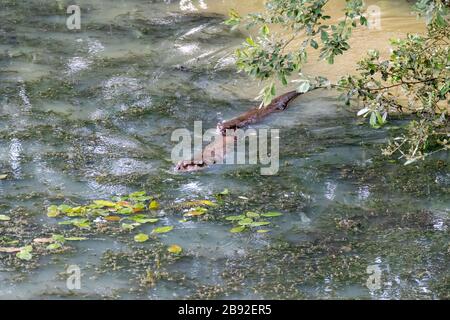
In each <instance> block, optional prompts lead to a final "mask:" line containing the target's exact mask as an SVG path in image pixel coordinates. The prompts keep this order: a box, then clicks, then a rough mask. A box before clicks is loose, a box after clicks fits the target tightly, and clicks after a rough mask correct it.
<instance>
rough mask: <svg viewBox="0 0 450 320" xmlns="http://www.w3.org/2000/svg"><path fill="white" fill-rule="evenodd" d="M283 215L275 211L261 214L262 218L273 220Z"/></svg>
mask: <svg viewBox="0 0 450 320" xmlns="http://www.w3.org/2000/svg"><path fill="white" fill-rule="evenodd" d="M282 215H283V214H282V213H281V212H275V211H271V212H266V213H263V214H261V216H262V217H266V218H273V217H280V216H282Z"/></svg>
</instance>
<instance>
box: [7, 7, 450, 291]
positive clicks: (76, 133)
mask: <svg viewBox="0 0 450 320" xmlns="http://www.w3.org/2000/svg"><path fill="white" fill-rule="evenodd" d="M49 3H50V2H49ZM52 3H53V4H48V7H46V6H45V5H43V4H42V1H37V0H26V1H20V2H18V1H7V2H6V4H3V3H2V5H4V8H2V10H1V11H0V20H1V21H2V24H1V25H0V176H1V177H2V179H0V207H1V208H2V210H3V211H5V213H6V214H8V215H11V216H12V217H13V221H16V220H17V221H18V222H17V225H14V227H13V228H9V227H8V228H7V227H4V226H5V224H0V232H2V233H1V234H0V247H1V246H4V245H6V244H5V243H4V242H2V241H5V240H4V238H3V237H4V236H7V237H12V238H18V239H20V241H31V240H32V238H33V237H35V236H39V237H44V236H45V237H48V236H50V235H51V234H52V233H60V232H63V231H64V230H67V229H61V228H62V227H61V226H57V225H55V224H54V221H52V220H51V219H47V218H46V217H45V215H44V214H43V212H45V208H46V207H47V206H48V205H49V204H50V203H55V202H56V203H61V202H62V201H66V202H68V203H80V204H84V203H86V202H87V201H88V200H93V199H109V198H110V197H111V196H113V195H118V194H119V195H123V194H127V193H129V192H132V191H136V190H142V189H144V190H146V191H147V192H148V193H150V194H152V195H155V196H157V197H158V199H159V200H160V202H161V206H162V208H163V210H162V211H160V212H158V215H159V217H160V218H161V220H162V221H163V222H164V223H165V224H170V225H173V226H174V227H175V230H174V232H171V233H168V234H167V235H164V236H161V237H160V238H158V239H159V240H155V241H149V242H148V243H146V244H144V245H142V246H137V245H136V244H135V243H133V241H132V238H133V237H132V234H119V235H114V236H113V235H110V234H108V235H104V234H99V235H97V234H91V233H89V232H88V237H89V241H86V242H80V243H75V244H73V247H74V250H73V251H72V252H69V253H63V254H60V255H50V256H44V257H42V258H41V259H40V260H39V261H38V262H39V265H38V266H34V267H35V269H33V270H34V271H33V272H34V273H33V277H31V276H29V274H28V271H26V270H27V269H26V268H24V267H23V266H20V267H19V268H15V267H14V266H12V265H11V264H10V258H8V257H9V256H7V255H5V254H3V253H0V298H11V297H19V298H39V297H44V298H49V297H50V298H55V297H65V296H66V295H69V294H70V293H69V292H68V291H67V290H66V288H65V284H64V280H63V279H61V278H60V277H59V276H58V275H59V274H60V273H61V272H63V270H64V268H65V266H66V265H68V264H79V265H80V267H81V268H82V270H83V274H84V275H85V276H86V279H85V280H83V282H82V283H83V287H82V292H80V293H75V294H79V296H80V297H87V298H92V297H102V298H154V299H161V298H168V299H172V298H174V297H178V298H203V299H207V298H224V297H231V298H264V297H267V298H330V297H338V298H418V297H420V298H441V297H448V289H445V285H446V283H448V281H449V280H448V268H449V265H450V264H449V257H448V251H446V250H447V247H446V246H448V239H449V238H448V224H449V209H448V208H449V207H450V199H449V198H448V186H449V182H450V172H449V169H448V166H445V164H446V163H448V157H447V158H445V155H444V156H443V157H444V158H442V159H440V160H441V162H442V163H444V165H442V164H439V163H441V162H438V163H437V162H436V161H435V160H436V159H430V160H429V162H427V163H426V165H424V166H423V167H419V166H418V167H417V168H415V169H411V170H417V171H414V172H413V174H411V173H410V171H407V170H405V169H403V168H402V167H401V166H398V165H397V164H386V163H385V162H380V161H379V159H378V158H377V156H376V155H377V154H379V144H380V143H381V142H383V141H384V140H385V139H386V136H387V135H388V134H389V132H388V129H386V130H378V131H376V130H369V129H368V128H367V127H365V126H357V125H356V123H355V119H354V113H353V112H349V111H348V110H346V109H345V108H343V107H342V105H341V104H340V103H339V102H338V101H337V100H336V93H334V92H315V93H312V94H310V95H307V96H304V97H301V98H300V99H298V100H297V101H296V102H294V103H293V104H292V105H291V106H290V108H289V109H288V110H286V111H285V112H283V113H279V114H278V115H277V116H276V117H272V118H270V119H267V121H265V122H263V123H261V124H258V125H255V126H254V127H255V128H256V129H258V128H259V127H274V128H280V130H281V136H280V153H281V163H280V174H279V175H278V176H274V177H262V176H260V175H258V174H255V173H257V172H259V168H256V167H254V166H239V167H234V166H222V167H221V166H217V167H214V168H211V169H210V170H206V171H205V172H201V173H198V174H197V173H196V174H187V175H176V174H174V173H173V171H172V166H173V165H172V163H171V162H170V161H169V158H170V152H171V150H172V147H173V143H172V142H171V141H170V137H171V133H172V132H173V130H175V129H178V128H192V126H193V122H194V121H196V120H203V121H204V127H205V128H210V127H214V126H215V125H216V123H217V122H218V121H221V120H223V119H226V118H230V117H234V116H236V115H237V114H239V113H241V112H242V111H243V110H245V109H247V108H249V107H251V106H252V105H254V101H252V99H253V97H254V96H255V95H256V94H257V92H259V90H260V88H259V86H258V83H254V82H253V81H251V80H250V79H248V78H247V77H245V75H242V74H236V72H235V70H234V68H233V64H234V59H233V56H232V53H233V51H234V50H235V49H236V48H237V47H238V46H239V44H240V43H241V42H242V41H243V39H244V38H245V33H247V32H250V33H252V32H254V30H250V31H247V30H241V31H240V32H237V31H236V32H230V31H229V30H228V28H227V27H226V26H224V25H223V24H222V22H223V20H224V18H225V17H224V16H223V15H224V14H226V13H227V12H228V11H229V10H230V9H231V8H235V9H237V10H238V11H240V12H242V13H248V12H255V11H260V10H261V8H262V3H263V1H258V0H252V1H237V0H230V1H226V0H215V1H213V0H203V1H202V0H192V1H184V0H182V1H169V0H167V1H162V0H161V1H151V2H149V1H140V0H132V1H121V0H115V1H104V0H101V1H95V2H93V1H88V0H80V1H77V3H78V4H79V5H80V7H81V8H82V21H81V26H82V29H81V30H80V31H76V32H72V31H68V30H67V29H66V27H65V18H66V13H65V4H66V2H64V1H58V2H57V3H54V2H52ZM330 3H331V2H330ZM344 3H345V1H344V0H342V1H341V0H339V1H333V2H332V4H333V5H330V6H329V8H328V10H329V12H330V14H331V15H333V16H335V17H339V16H340V15H341V9H342V8H343V5H344ZM367 4H368V5H377V6H378V7H379V8H380V9H381V19H382V20H381V30H377V29H374V30H367V29H365V30H357V31H356V32H355V34H354V39H353V40H352V47H353V49H352V51H351V52H350V53H349V54H348V55H347V56H346V57H345V58H341V59H338V61H337V63H336V64H335V65H334V66H333V67H330V66H328V65H326V64H324V63H322V62H316V61H315V56H314V53H313V54H312V56H311V58H310V64H308V66H307V67H306V70H305V71H306V72H307V73H311V74H314V75H317V74H321V75H326V76H329V77H331V78H333V77H337V76H338V75H341V74H343V73H347V72H352V70H354V65H355V61H356V60H357V59H358V58H359V57H360V56H361V55H362V54H363V53H364V52H365V51H366V50H367V49H370V48H378V49H380V50H381V51H383V52H384V53H388V52H389V46H388V44H387V39H388V38H391V37H396V36H401V35H403V34H404V33H406V32H410V31H420V30H423V23H422V22H421V21H420V20H417V19H416V18H415V17H414V16H411V15H410V12H409V11H410V10H409V4H408V3H407V1H400V0H398V1H373V0H371V1H367ZM11 17H18V18H17V19H19V20H18V22H16V21H15V20H14V19H12V18H11ZM400 124H401V123H395V125H400ZM380 163H381V164H380ZM4 175H6V178H3V177H4ZM225 188H227V189H229V190H230V193H231V195H230V197H232V199H233V203H231V204H227V205H225V206H224V207H223V208H220V209H218V213H217V215H214V216H211V217H209V218H208V219H205V220H204V221H201V220H199V221H197V220H192V221H188V222H183V221H182V220H183V219H184V217H183V213H184V211H183V210H182V209H178V208H177V209H173V207H172V206H173V205H174V204H180V203H182V202H183V201H187V200H191V199H214V194H215V193H218V192H222V191H223V190H224V189H225ZM249 210H256V211H273V210H278V211H282V212H283V213H284V215H283V217H282V218H280V220H279V224H277V226H273V228H272V231H271V233H269V234H266V235H261V234H242V235H231V234H230V233H229V231H228V230H229V229H230V224H228V223H227V222H225V221H224V216H226V215H231V214H233V215H234V214H240V213H242V212H245V211H249ZM24 213H26V214H24ZM2 214H3V212H2ZM21 219H28V220H21ZM0 223H2V222H0ZM25 226H26V227H25ZM27 228H29V229H27ZM52 228H54V229H52ZM11 230H13V231H14V232H19V233H20V234H19V235H16V234H14V233H13V231H11ZM151 230H152V227H151V226H149V227H143V230H139V231H143V232H148V233H149V232H151ZM86 232H87V231H86ZM130 239H131V242H130ZM174 243H178V244H180V245H182V247H183V249H184V251H183V256H182V257H181V258H179V259H172V258H170V259H166V260H168V261H165V260H164V259H162V260H164V261H161V259H160V257H155V256H154V255H156V253H158V254H159V255H162V256H164V254H166V246H167V245H170V244H174ZM23 244H25V243H23ZM20 245H22V243H20ZM133 254H135V255H133ZM156 260H157V261H160V263H162V264H163V267H162V268H163V269H164V270H162V271H161V274H163V275H164V274H165V273H168V274H169V276H167V278H164V279H161V280H160V281H157V283H156V284H155V285H154V286H153V287H146V286H145V285H142V277H143V276H144V275H145V274H146V272H147V271H148V270H149V269H150V270H154V269H155V268H156V266H155V264H153V263H154V261H156ZM373 264H375V265H378V266H379V267H380V269H381V270H382V279H383V288H382V289H381V290H379V291H374V292H372V291H370V290H369V289H368V288H367V287H366V285H365V283H366V280H367V277H368V274H367V273H366V269H367V266H369V265H373ZM34 267H33V268H34ZM23 270H25V271H23ZM21 279H23V280H21ZM446 281H447V282H446ZM12 288H13V289H12ZM446 295H447V296H446Z"/></svg>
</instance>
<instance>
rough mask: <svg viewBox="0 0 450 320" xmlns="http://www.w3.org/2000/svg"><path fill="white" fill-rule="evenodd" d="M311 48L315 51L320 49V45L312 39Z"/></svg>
mask: <svg viewBox="0 0 450 320" xmlns="http://www.w3.org/2000/svg"><path fill="white" fill-rule="evenodd" d="M311 47H313V48H314V49H317V48H319V44H318V43H317V41H315V40H314V39H311Z"/></svg>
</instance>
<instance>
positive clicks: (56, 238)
mask: <svg viewBox="0 0 450 320" xmlns="http://www.w3.org/2000/svg"><path fill="white" fill-rule="evenodd" d="M52 241H56V242H64V241H66V238H64V236H63V235H60V234H54V235H52Z"/></svg>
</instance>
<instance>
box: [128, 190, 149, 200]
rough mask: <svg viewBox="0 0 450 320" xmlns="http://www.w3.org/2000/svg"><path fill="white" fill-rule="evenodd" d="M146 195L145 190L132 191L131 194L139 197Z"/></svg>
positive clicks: (131, 196) (133, 196)
mask: <svg viewBox="0 0 450 320" xmlns="http://www.w3.org/2000/svg"><path fill="white" fill-rule="evenodd" d="M145 195H146V193H145V191H136V192H133V193H131V194H130V195H129V197H130V198H139V197H143V196H145Z"/></svg>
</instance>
